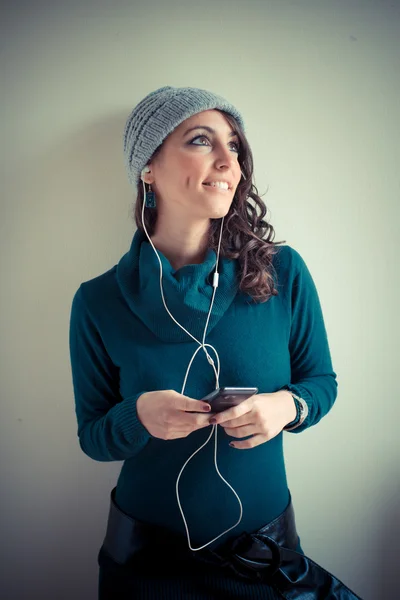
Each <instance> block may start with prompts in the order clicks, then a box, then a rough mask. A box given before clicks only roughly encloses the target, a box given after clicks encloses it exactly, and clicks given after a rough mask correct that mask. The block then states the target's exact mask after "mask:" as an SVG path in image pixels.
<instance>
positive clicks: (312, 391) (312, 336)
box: [283, 248, 337, 433]
mask: <svg viewBox="0 0 400 600" xmlns="http://www.w3.org/2000/svg"><path fill="white" fill-rule="evenodd" d="M292 253H293V255H294V258H295V261H294V263H295V265H296V267H295V270H294V278H293V281H292V286H291V293H290V294H289V303H290V309H291V328H290V338H289V352H290V366H291V381H290V383H289V384H288V385H286V386H284V388H283V389H288V390H290V391H293V392H294V393H295V394H296V395H298V396H300V397H301V398H303V400H305V402H306V403H307V406H308V415H307V418H306V419H305V420H304V421H303V423H302V424H301V425H300V426H299V427H296V428H295V429H293V430H291V431H289V432H288V433H301V432H302V431H304V430H305V429H307V428H309V427H311V426H312V425H316V424H317V423H318V422H319V421H320V420H321V419H322V418H323V417H324V416H325V415H326V414H327V413H328V412H329V411H330V409H331V408H332V406H333V404H334V402H335V400H336V397H337V381H336V373H335V372H334V371H333V368H332V360H331V354H330V349H329V343H328V338H327V332H326V328H325V324H324V318H323V314H322V309H321V304H320V300H319V297H318V292H317V289H316V286H315V283H314V281H313V278H312V276H311V274H310V271H309V269H308V268H307V265H306V264H305V262H304V260H303V258H302V257H301V256H300V254H299V253H298V252H297V251H296V250H294V249H293V248H292Z"/></svg>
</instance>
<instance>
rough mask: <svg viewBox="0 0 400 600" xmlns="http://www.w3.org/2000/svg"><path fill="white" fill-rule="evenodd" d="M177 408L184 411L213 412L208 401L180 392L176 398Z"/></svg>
mask: <svg viewBox="0 0 400 600" xmlns="http://www.w3.org/2000/svg"><path fill="white" fill-rule="evenodd" d="M174 406H175V408H176V409H177V410H182V411H184V412H208V413H210V412H211V406H210V405H209V404H208V402H203V401H202V400H195V399H194V398H190V397H189V396H184V395H183V394H178V395H177V396H176V398H175V404H174Z"/></svg>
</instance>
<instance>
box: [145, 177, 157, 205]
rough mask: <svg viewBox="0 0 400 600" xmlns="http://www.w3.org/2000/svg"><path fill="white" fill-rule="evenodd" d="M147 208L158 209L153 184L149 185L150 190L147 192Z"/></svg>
mask: <svg viewBox="0 0 400 600" xmlns="http://www.w3.org/2000/svg"><path fill="white" fill-rule="evenodd" d="M144 205H145V206H146V207H147V208H156V195H155V193H154V192H153V191H152V189H151V183H149V190H148V192H146V198H145V204H144Z"/></svg>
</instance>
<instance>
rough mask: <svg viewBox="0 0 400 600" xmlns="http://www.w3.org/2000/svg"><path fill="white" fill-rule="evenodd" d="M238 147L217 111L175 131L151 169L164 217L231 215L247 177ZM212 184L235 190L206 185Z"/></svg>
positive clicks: (149, 175) (196, 117)
mask: <svg viewBox="0 0 400 600" xmlns="http://www.w3.org/2000/svg"><path fill="white" fill-rule="evenodd" d="M200 126H201V127H200ZM194 127H196V129H193V128H194ZM197 127H200V128H197ZM205 127H209V128H211V129H212V130H213V131H212V132H211V131H207V130H206V129H205ZM189 129H190V130H191V131H188V130H189ZM238 144H239V139H238V137H237V136H236V135H233V130H232V128H231V126H230V125H229V123H228V122H227V121H226V119H225V117H224V115H223V114H221V113H220V112H218V111H217V110H206V111H203V112H201V113H198V114H196V115H193V116H192V117H190V118H189V119H186V121H184V122H183V123H181V124H180V125H179V126H178V127H177V128H176V129H174V131H173V132H172V133H171V134H170V135H169V136H168V137H167V138H166V139H165V140H164V143H163V145H162V147H161V148H160V151H159V153H158V154H157V155H156V157H155V158H154V159H153V161H151V163H150V164H149V166H150V168H151V173H147V174H146V176H145V181H146V182H147V183H151V185H152V188H153V190H154V191H155V193H156V198H157V207H158V208H160V210H161V212H163V213H165V211H167V212H168V213H170V212H171V213H172V215H176V217H177V218H179V217H184V216H185V217H186V216H193V217H195V218H200V219H206V218H207V219H218V218H221V217H223V216H225V215H226V214H227V212H228V211H229V208H230V205H231V203H232V199H233V196H234V194H235V191H236V187H237V185H238V183H239V181H240V177H241V170H240V164H239V161H238V150H239V147H238ZM206 181H207V182H209V181H228V182H229V189H228V190H224V189H220V188H218V187H211V186H206V185H204V182H206Z"/></svg>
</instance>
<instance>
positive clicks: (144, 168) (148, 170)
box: [140, 165, 150, 179]
mask: <svg viewBox="0 0 400 600" xmlns="http://www.w3.org/2000/svg"><path fill="white" fill-rule="evenodd" d="M144 173H150V168H149V167H148V166H147V165H146V166H145V167H143V169H142V173H141V175H140V177H141V179H143V175H144Z"/></svg>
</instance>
